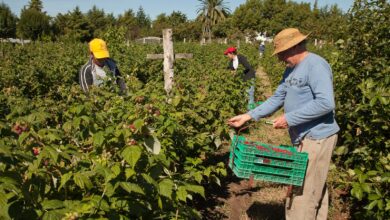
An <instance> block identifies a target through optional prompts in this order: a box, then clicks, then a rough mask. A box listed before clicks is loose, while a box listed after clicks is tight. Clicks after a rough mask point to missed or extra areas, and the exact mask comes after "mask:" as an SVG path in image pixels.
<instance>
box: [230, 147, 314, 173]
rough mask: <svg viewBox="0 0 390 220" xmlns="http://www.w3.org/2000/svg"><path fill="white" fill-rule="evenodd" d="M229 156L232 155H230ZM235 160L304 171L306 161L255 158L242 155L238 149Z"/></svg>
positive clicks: (254, 156) (249, 155)
mask: <svg viewBox="0 0 390 220" xmlns="http://www.w3.org/2000/svg"><path fill="white" fill-rule="evenodd" d="M231 156H233V154H232V153H231ZM234 156H235V157H236V158H235V159H236V160H238V161H242V162H245V163H253V164H259V165H269V166H275V167H282V168H291V169H301V170H305V169H306V164H307V160H302V159H300V160H284V159H279V158H272V157H267V156H257V155H253V154H245V153H242V152H241V151H240V150H239V149H238V148H237V149H236V150H235V152H234Z"/></svg>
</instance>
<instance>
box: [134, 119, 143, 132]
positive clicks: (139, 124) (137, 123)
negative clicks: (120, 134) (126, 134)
mask: <svg viewBox="0 0 390 220" xmlns="http://www.w3.org/2000/svg"><path fill="white" fill-rule="evenodd" d="M144 124H145V123H144V120H142V119H137V120H135V121H134V126H135V128H136V129H137V130H141V128H142V126H144Z"/></svg>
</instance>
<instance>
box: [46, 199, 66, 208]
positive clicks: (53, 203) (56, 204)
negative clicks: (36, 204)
mask: <svg viewBox="0 0 390 220" xmlns="http://www.w3.org/2000/svg"><path fill="white" fill-rule="evenodd" d="M41 205H42V208H43V209H45V210H49V209H59V208H62V207H64V203H63V202H62V201H61V200H44V201H43V202H42V203H41Z"/></svg>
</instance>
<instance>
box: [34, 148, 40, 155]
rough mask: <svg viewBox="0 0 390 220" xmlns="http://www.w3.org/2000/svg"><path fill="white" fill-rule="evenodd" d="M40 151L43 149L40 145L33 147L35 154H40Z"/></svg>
mask: <svg viewBox="0 0 390 220" xmlns="http://www.w3.org/2000/svg"><path fill="white" fill-rule="evenodd" d="M40 151H41V150H40V149H39V147H33V149H32V152H33V154H34V156H38V155H39V153H40Z"/></svg>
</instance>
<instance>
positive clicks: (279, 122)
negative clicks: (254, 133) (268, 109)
mask: <svg viewBox="0 0 390 220" xmlns="http://www.w3.org/2000/svg"><path fill="white" fill-rule="evenodd" d="M273 122H274V124H273V126H274V128H288V123H287V120H286V116H285V115H284V114H283V115H282V116H279V117H277V118H275V119H274V121H273Z"/></svg>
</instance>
